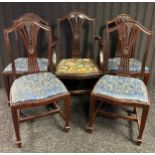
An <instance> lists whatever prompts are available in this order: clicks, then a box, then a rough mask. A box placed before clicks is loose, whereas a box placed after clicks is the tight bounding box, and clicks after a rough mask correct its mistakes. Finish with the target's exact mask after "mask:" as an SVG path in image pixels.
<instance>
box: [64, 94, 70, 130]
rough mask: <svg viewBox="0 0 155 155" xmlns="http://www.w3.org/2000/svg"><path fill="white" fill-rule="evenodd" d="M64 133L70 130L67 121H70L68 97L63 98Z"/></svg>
mask: <svg viewBox="0 0 155 155" xmlns="http://www.w3.org/2000/svg"><path fill="white" fill-rule="evenodd" d="M64 102H65V103H64V104H65V131H66V132H68V131H69V130H70V127H69V121H70V95H68V96H66V97H65V100H64Z"/></svg>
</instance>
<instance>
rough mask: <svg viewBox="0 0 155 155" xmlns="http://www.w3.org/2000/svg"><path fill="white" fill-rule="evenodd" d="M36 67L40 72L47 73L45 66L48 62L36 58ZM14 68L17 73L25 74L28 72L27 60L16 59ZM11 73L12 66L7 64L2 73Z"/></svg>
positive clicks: (44, 59)
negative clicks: (37, 66)
mask: <svg viewBox="0 0 155 155" xmlns="http://www.w3.org/2000/svg"><path fill="white" fill-rule="evenodd" d="M37 61H38V65H39V69H40V71H47V65H48V60H47V59H46V58H38V59H37ZM15 66H16V71H17V72H25V71H28V59H27V58H17V59H16V60H15ZM5 71H7V72H11V71H12V66H11V64H9V65H8V66H7V67H6V68H5V69H4V72H5Z"/></svg>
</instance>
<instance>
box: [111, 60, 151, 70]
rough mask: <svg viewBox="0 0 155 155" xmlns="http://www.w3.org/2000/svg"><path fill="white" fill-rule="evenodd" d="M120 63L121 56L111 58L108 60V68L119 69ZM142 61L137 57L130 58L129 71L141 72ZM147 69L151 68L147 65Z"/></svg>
mask: <svg viewBox="0 0 155 155" xmlns="http://www.w3.org/2000/svg"><path fill="white" fill-rule="evenodd" d="M119 65H120V58H117V57H116V58H110V59H109V60H108V70H112V71H117V70H118V69H119ZM141 65H142V63H141V62H140V61H138V60H137V59H133V58H130V61H129V71H131V72H138V71H139V72H140V71H141ZM145 71H149V68H148V67H146V66H145Z"/></svg>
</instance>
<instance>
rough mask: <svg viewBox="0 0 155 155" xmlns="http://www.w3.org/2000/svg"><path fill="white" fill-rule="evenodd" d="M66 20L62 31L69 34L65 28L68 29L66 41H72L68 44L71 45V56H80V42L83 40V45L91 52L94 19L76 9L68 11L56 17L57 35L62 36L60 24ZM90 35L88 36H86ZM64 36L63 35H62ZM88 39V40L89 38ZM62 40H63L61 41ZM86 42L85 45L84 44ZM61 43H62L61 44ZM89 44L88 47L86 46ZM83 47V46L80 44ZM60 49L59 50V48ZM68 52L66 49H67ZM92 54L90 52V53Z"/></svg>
mask: <svg viewBox="0 0 155 155" xmlns="http://www.w3.org/2000/svg"><path fill="white" fill-rule="evenodd" d="M65 22H67V24H68V25H67V26H66V27H65V28H64V31H66V32H67V34H66V35H67V36H69V31H67V28H69V29H70V32H71V33H70V34H71V38H69V39H70V40H69V41H68V39H67V38H66V39H67V40H66V41H68V43H70V42H71V43H72V44H70V45H69V46H71V54H70V55H71V57H81V56H80V55H81V44H82V42H83V45H84V46H85V47H86V46H87V48H89V50H90V51H91V52H93V41H94V34H95V23H96V22H95V19H94V18H90V17H88V16H86V15H85V14H83V13H81V12H77V11H72V12H70V13H68V14H67V15H66V16H64V17H63V18H59V19H58V31H59V33H60V34H59V36H61V37H60V38H61V40H63V38H62V33H63V32H62V28H61V27H62V26H63V25H62V24H63V23H65ZM88 37H90V38H88ZM64 38H65V37H64ZM89 39H90V40H89ZM63 42H64V41H63ZM86 44H87V45H86ZM61 45H62V44H61ZM88 46H89V47H88ZM82 47H83V46H82ZM67 50H68V49H67ZM59 51H60V50H59ZM84 51H85V55H86V48H85V49H84ZM67 52H68V51H67ZM91 54H92V53H91Z"/></svg>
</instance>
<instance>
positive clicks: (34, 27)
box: [4, 19, 52, 78]
mask: <svg viewBox="0 0 155 155" xmlns="http://www.w3.org/2000/svg"><path fill="white" fill-rule="evenodd" d="M40 30H42V31H44V34H45V35H46V38H47V43H48V44H47V45H48V57H49V62H48V66H47V70H48V69H51V66H52V64H51V60H50V58H51V55H52V51H51V50H52V49H51V43H52V38H51V28H50V27H48V26H45V25H43V24H41V23H39V22H38V21H36V20H34V21H33V20H31V19H23V20H20V21H18V22H14V24H13V25H12V26H11V27H9V28H6V29H4V36H5V40H6V44H7V47H8V52H9V56H10V60H11V64H12V72H13V75H14V77H15V78H16V74H19V73H17V72H16V66H15V62H14V56H13V55H14V52H15V51H14V50H13V46H12V45H13V43H14V42H15V41H17V42H18V44H20V43H21V41H22V42H23V44H22V45H23V46H24V47H25V52H26V55H27V59H28V71H24V72H21V74H26V73H34V72H39V71H40V69H39V65H38V61H37V54H38V53H37V52H38V51H37V42H38V33H39V31H40ZM11 34H15V40H14V39H13V42H11V40H10V39H11V38H10V35H11ZM17 35H18V36H17ZM19 38H20V40H21V41H20V42H19V41H18V40H17V39H19ZM18 44H16V45H17V50H18V49H19V45H18Z"/></svg>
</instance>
